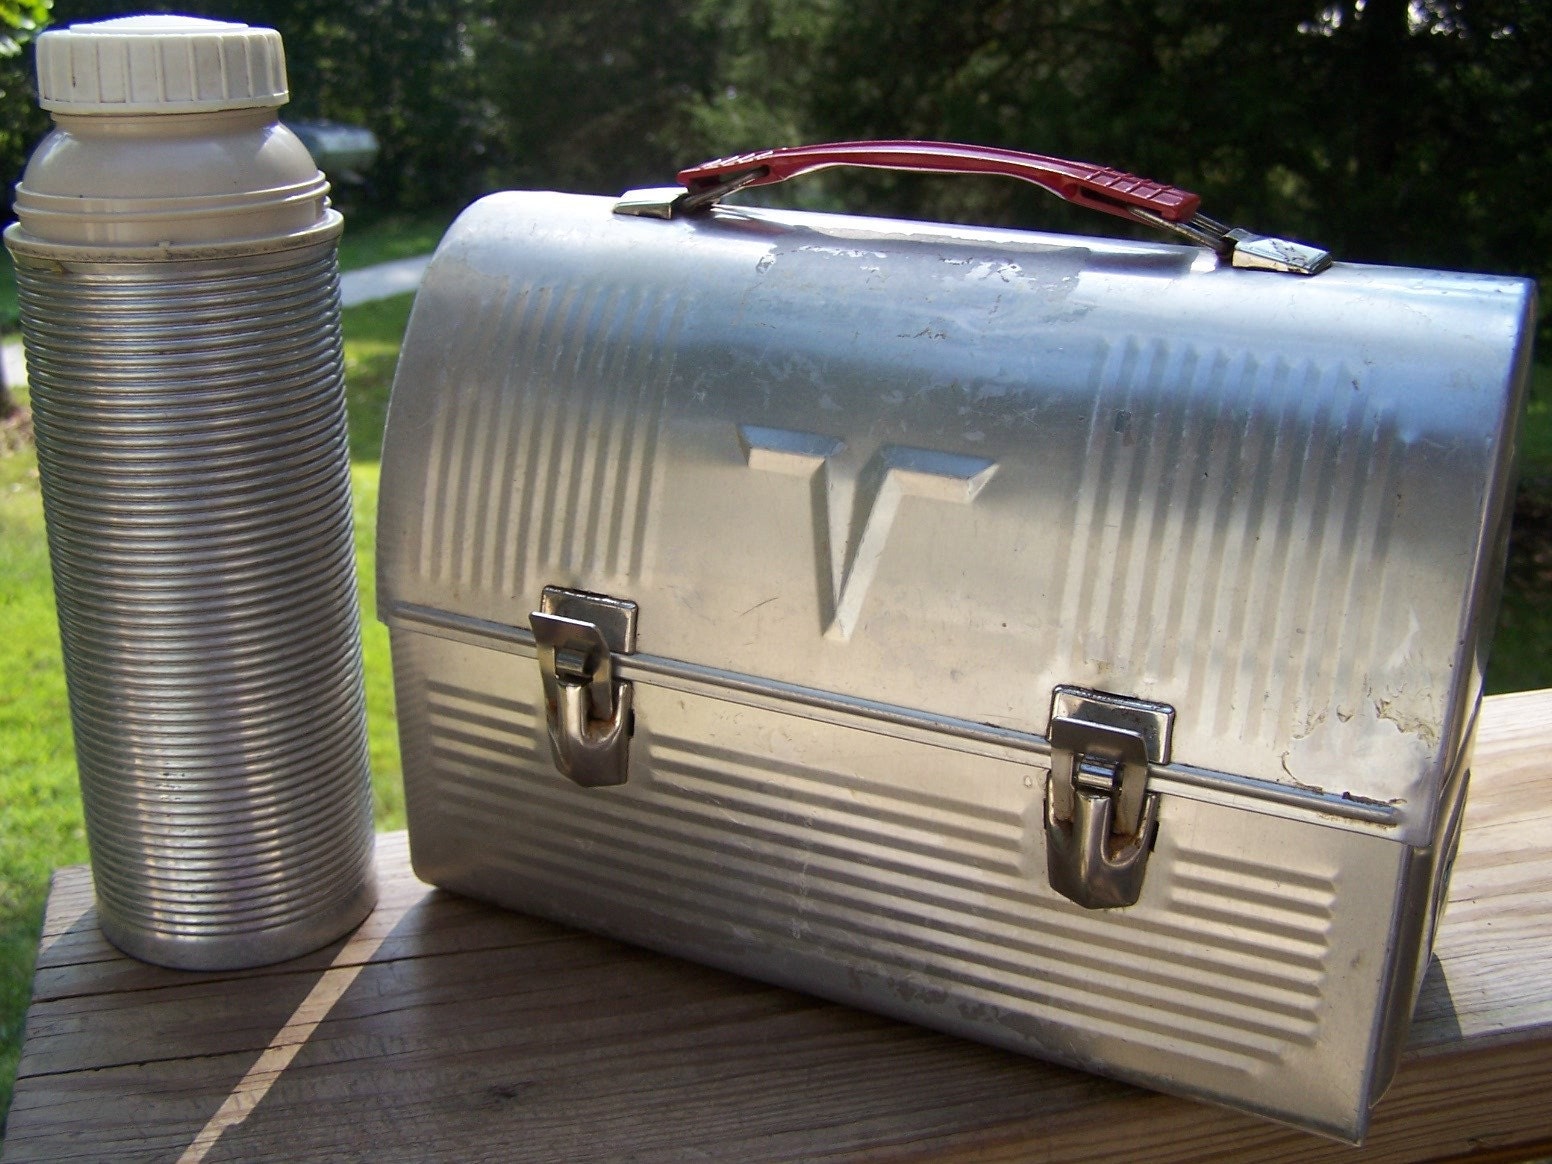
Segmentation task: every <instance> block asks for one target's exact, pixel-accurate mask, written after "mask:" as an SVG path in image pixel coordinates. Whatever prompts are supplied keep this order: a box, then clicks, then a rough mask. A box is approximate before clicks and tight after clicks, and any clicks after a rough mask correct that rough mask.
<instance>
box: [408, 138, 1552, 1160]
mask: <svg viewBox="0 0 1552 1164" xmlns="http://www.w3.org/2000/svg"><path fill="white" fill-rule="evenodd" d="M838 162H852V163H856V164H867V165H913V166H915V167H916V168H927V169H939V170H944V169H947V170H954V169H982V170H985V169H990V170H996V171H999V172H1012V173H1015V174H1016V175H1017V176H1022V177H1026V178H1030V179H1031V180H1035V181H1039V182H1041V184H1043V185H1046V186H1048V187H1049V188H1052V189H1054V190H1056V192H1058V193H1061V194H1062V195H1063V196H1066V197H1069V198H1071V199H1072V200H1074V201H1080V202H1084V203H1086V204H1088V205H1092V206H1095V207H1096V208H1098V209H1105V210H1109V211H1110V212H1112V213H1116V214H1121V215H1123V216H1128V217H1134V218H1141V219H1144V220H1147V221H1151V222H1154V223H1155V224H1157V225H1164V226H1169V227H1171V228H1172V229H1175V230H1176V231H1177V232H1179V233H1184V234H1185V235H1186V236H1187V239H1188V241H1189V242H1192V243H1195V244H1199V245H1172V244H1154V243H1141V242H1128V241H1110V240H1101V239H1095V238H1087V237H1082V238H1080V237H1067V236H1060V235H1053V234H1039V233H1029V232H1021V231H1009V230H991V229H971V228H964V227H950V226H940V225H931V224H924V223H919V222H903V221H886V220H881V219H870V218H862V217H851V216H842V215H830V214H813V213H799V212H791V211H775V210H760V209H749V208H740V207H732V206H722V205H718V201H717V200H718V199H719V198H721V197H723V196H725V195H726V194H727V193H729V192H730V191H731V190H732V189H735V188H737V187H738V186H741V185H749V184H757V183H761V182H768V181H773V180H776V179H778V178H780V177H784V176H787V175H789V174H790V173H794V172H801V171H803V170H806V169H813V168H817V167H818V166H822V165H833V164H837V163H838ZM1063 167H1066V168H1065V169H1063ZM681 179H682V181H683V182H684V183H685V185H686V187H687V189H678V190H673V191H669V192H667V193H664V192H662V191H656V192H637V193H635V194H632V195H630V196H627V198H626V199H624V200H623V201H616V200H612V199H605V198H595V197H584V196H577V195H567V194H555V193H504V194H497V195H493V196H491V197H488V198H486V199H483V200H482V201H480V202H478V203H476V204H475V205H474V206H473V207H471V208H470V209H469V210H468V211H466V212H465V213H464V215H463V216H462V217H461V218H460V219H459V220H458V221H457V223H455V224H454V226H453V227H452V229H451V230H450V231H449V233H448V235H447V237H446V239H445V240H444V241H443V243H442V245H441V247H440V249H439V250H438V251H437V254H436V257H435V259H434V261H433V262H432V264H431V267H430V270H429V272H428V273H427V276H426V280H425V283H424V284H423V286H422V289H421V291H420V293H419V298H418V299H417V301H416V304H415V308H414V312H413V314H412V317H411V320H410V325H409V330H408V334H407V336H406V339H405V343H404V347H403V352H402V356H401V360H400V365H399V371H398V376H397V379H396V381H395V384H394V389H393V399H392V404H391V407H390V410H389V417H388V427H387V435H386V440H385V444H384V453H383V472H382V486H381V509H380V516H379V529H378V558H379V603H380V613H381V616H382V617H383V619H384V620H385V621H386V622H387V623H388V624H389V626H390V627H391V632H392V642H393V655H394V665H395V674H396V684H397V695H398V706H399V716H400V730H401V736H402V743H403V756H404V769H405V780H406V793H407V801H408V815H409V829H410V842H411V849H412V854H413V860H414V864H415V868H416V870H417V872H418V873H419V874H420V875H421V876H422V877H424V878H425V879H427V880H428V881H431V882H433V883H435V884H437V885H440V886H444V887H446V888H448V889H452V890H456V891H458V892H461V893H466V894H469V895H472V896H475V897H479V898H482V899H485V900H488V901H493V902H497V903H500V904H502V905H505V906H509V907H512V908H515V909H521V910H525V911H529V912H533V913H536V914H541V915H544V916H546V917H550V918H554V919H557V920H560V921H562V922H566V923H569V924H574V925H577V926H581V927H585V928H588V929H592V930H597V931H600V932H603V933H606V934H610V935H613V936H615V937H618V938H622V939H625V940H627V941H630V942H636V943H639V944H641V945H644V946H649V947H652V948H655V949H658V950H662V951H666V952H669V953H672V954H677V955H682V956H685V957H688V958H693V959H696V960H698V961H702V962H706V963H709V964H712V965H715V966H719V967H723V968H726V969H729V970H733V971H737V972H740V973H744V974H748V975H752V976H754V977H757V978H761V979H766V980H769V981H772V982H776V983H780V984H783V985H786V986H791V987H795V988H797V989H801V990H806V991H810V992H813V993H815V994H819V995H823V996H826V997H828V998H832V999H837V1000H841V1001H844V1002H848V1003H853V1004H855V1005H857V1006H861V1007H865V1008H868V1009H871V1010H875V1011H880V1012H883V1013H886V1014H890V1015H895V1016H898V1017H900V1018H904V1019H908V1020H911V1021H914V1022H919V1023H923V1024H926V1025H928V1026H932V1027H936V1028H939V1029H941V1030H944V1031H950V1032H953V1033H956V1034H959V1035H964V1036H966V1037H969V1038H973V1039H978V1040H981V1041H984V1042H987V1043H991V1044H995V1045H997V1046H1001V1047H1005V1048H1009V1049H1012V1050H1015V1051H1021V1052H1026V1053H1028V1054H1032V1055H1037V1056H1040V1057H1042V1058H1047V1059H1052V1060H1056V1061H1059V1062H1063V1063H1067V1064H1071V1065H1074V1066H1078V1067H1082V1068H1086V1069H1090V1070H1094V1071H1099V1072H1102V1073H1104V1074H1107V1075H1111V1076H1115V1077H1118V1078H1121V1079H1126V1080H1130V1081H1133V1082H1137V1083H1140V1084H1143V1085H1146V1086H1149V1087H1154V1088H1158V1089H1161V1090H1165V1091H1169V1092H1173V1093H1177V1094H1183V1095H1189V1096H1195V1097H1199V1098H1201V1099H1204V1100H1209V1101H1213V1102H1217V1103H1223V1104H1228V1105H1232V1106H1234V1107H1238V1108H1242V1109H1246V1110H1249V1111H1254V1112H1258V1113H1261V1114H1263V1115H1266V1116H1269V1117H1271V1118H1274V1119H1278V1120H1282V1121H1286V1122H1289V1123H1292V1124H1295V1125H1298V1126H1301V1127H1304V1128H1308V1129H1311V1130H1314V1131H1319V1132H1323V1133H1326V1134H1328V1135H1332V1136H1336V1137H1340V1138H1344V1139H1348V1140H1356V1139H1358V1138H1360V1137H1361V1136H1362V1135H1363V1133H1364V1130H1365V1127H1366V1124H1367V1120H1368V1114H1369V1110H1370V1107H1371V1106H1372V1105H1373V1104H1374V1103H1375V1102H1376V1100H1377V1099H1378V1098H1379V1096H1380V1095H1381V1093H1382V1092H1383V1091H1384V1088H1385V1086H1386V1084H1387V1082H1388V1081H1389V1078H1390V1076H1391V1074H1392V1073H1393V1071H1394V1068H1395V1065H1396V1062H1397V1058H1398V1055H1399V1052H1400V1047H1401V1045H1402V1043H1403V1042H1404V1035H1405V1030H1406V1026H1407V1022H1408V1019H1409V1016H1410V1012H1411V1008H1412V1005H1413V1002H1414V1000H1415V997H1416V992H1417V988H1418V985H1419V983H1420V980H1421V978H1422V974H1423V971H1424V968H1425V967H1426V964H1427V960H1428V952H1429V947H1430V943H1431V938H1432V929H1433V925H1434V923H1435V920H1436V914H1437V911H1438V908H1439V903H1440V901H1441V900H1442V898H1443V893H1444V887H1445V883H1446V880H1447V876H1448V865H1449V858H1450V856H1451V854H1452V853H1453V850H1454V845H1455V841H1456V836H1457V832H1458V827H1459V822H1460V817H1461V808H1462V803H1463V799H1464V795H1465V788H1466V783H1467V780H1468V767H1469V757H1470V743H1471V738H1472V729H1473V724H1474V721H1475V715H1476V711H1477V707H1478V704H1479V701H1480V694H1481V689H1482V661H1483V652H1484V650H1485V647H1486V643H1487V638H1488V635H1489V633H1490V630H1491V621H1492V611H1493V607H1494V604H1495V601H1496V588H1497V584H1498V580H1499V578H1500V576H1501V572H1502V558H1503V554H1504V550H1505V545H1506V540H1507V524H1508V515H1509V506H1508V498H1509V495H1510V482H1511V477H1512V472H1511V468H1512V460H1513V458H1512V449H1513V444H1514V434H1515V428H1516V424H1517V417H1518V414H1519V411H1520V406H1521V400H1522V396H1523V391H1524V384H1525V380H1526V369H1527V365H1528V359H1529V346H1530V337H1531V334H1532V330H1533V321H1534V291H1533V288H1532V286H1531V285H1530V284H1529V283H1527V282H1526V281H1523V280H1517V279H1507V278H1497V277H1487V276H1479V275H1468V274H1456V273H1445V272H1437V271H1424V270H1410V269H1398V268H1386V267H1377V266H1361V265H1355V264H1346V263H1335V264H1328V262H1327V260H1326V258H1325V256H1324V255H1323V254H1321V253H1320V252H1317V251H1314V250H1313V249H1312V248H1307V247H1301V246H1298V245H1296V244H1291V243H1286V242H1283V241H1281V240H1276V239H1266V238H1262V237H1260V236H1256V235H1252V234H1249V233H1248V232H1244V231H1231V230H1229V229H1228V228H1226V227H1223V226H1221V224H1218V223H1215V222H1213V221H1212V220H1210V219H1206V218H1205V217H1203V216H1202V215H1200V214H1199V213H1198V211H1197V206H1196V200H1195V198H1194V196H1193V195H1188V194H1186V193H1185V192H1183V191H1178V190H1174V189H1172V188H1169V187H1162V186H1158V185H1155V184H1150V183H1147V182H1144V181H1142V180H1140V179H1134V178H1130V177H1128V176H1126V175H1120V174H1116V173H1114V172H1112V171H1103V170H1097V169H1095V168H1093V167H1082V166H1076V165H1075V164H1072V163H1057V162H1054V161H1052V160H1051V159H1041V158H1037V157H1034V156H1032V155H1028V156H1026V155H1014V154H1008V153H1006V152H1004V151H988V150H970V149H966V148H964V147H946V146H934V145H925V144H922V143H865V144H860V145H848V146H841V147H825V148H822V149H821V148H808V149H806V150H791V151H774V152H768V153H766V154H761V155H749V156H745V157H742V158H736V159H729V160H727V161H724V162H722V163H717V164H712V165H710V166H708V167H701V168H698V169H696V170H693V171H686V173H685V174H684V175H681ZM1247 268H1249V269H1247ZM1256 268H1262V269H1256Z"/></svg>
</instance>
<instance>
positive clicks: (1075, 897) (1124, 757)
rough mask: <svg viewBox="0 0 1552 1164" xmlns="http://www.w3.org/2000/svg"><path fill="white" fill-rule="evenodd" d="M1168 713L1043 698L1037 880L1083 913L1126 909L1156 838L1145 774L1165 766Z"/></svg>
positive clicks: (1070, 694) (1126, 703)
mask: <svg viewBox="0 0 1552 1164" xmlns="http://www.w3.org/2000/svg"><path fill="white" fill-rule="evenodd" d="M1174 723H1175V709H1174V708H1172V707H1170V706H1169V705H1168V704H1164V703H1152V702H1149V701H1147V700H1142V699H1133V698H1129V697H1127V696H1123V695H1112V694H1110V693H1108V692H1104V691H1093V690H1090V689H1088V688H1085V687H1067V686H1062V687H1058V688H1056V689H1055V691H1054V692H1053V693H1052V696H1051V726H1050V728H1049V730H1048V732H1047V738H1048V740H1049V742H1050V744H1051V774H1050V776H1049V777H1048V778H1047V780H1046V792H1045V841H1046V872H1047V876H1049V878H1050V881H1051V888H1053V889H1055V890H1056V891H1057V892H1058V893H1060V894H1061V895H1062V896H1063V897H1066V898H1068V899H1069V900H1071V901H1075V902H1077V903H1078V904H1079V905H1081V906H1083V907H1085V908H1086V909H1114V908H1116V907H1118V906H1126V905H1135V904H1136V903H1137V899H1138V897H1139V896H1140V895H1141V893H1142V885H1143V877H1144V875H1145V873H1146V872H1147V865H1148V854H1149V853H1150V852H1151V851H1152V849H1153V839H1154V836H1155V835H1156V833H1157V832H1158V799H1159V798H1158V795H1157V794H1156V793H1152V792H1149V791H1148V768H1149V765H1150V764H1167V763H1169V750H1170V737H1171V735H1172V733H1173V730H1174Z"/></svg>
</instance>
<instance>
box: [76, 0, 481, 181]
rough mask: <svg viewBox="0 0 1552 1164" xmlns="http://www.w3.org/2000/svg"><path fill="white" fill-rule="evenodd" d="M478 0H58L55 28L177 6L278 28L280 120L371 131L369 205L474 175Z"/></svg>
mask: <svg viewBox="0 0 1552 1164" xmlns="http://www.w3.org/2000/svg"><path fill="white" fill-rule="evenodd" d="M484 3H485V0H349V2H348V3H347V2H340V0H55V3H54V18H55V21H56V22H58V23H75V22H79V21H85V20H104V19H109V18H111V17H114V16H123V15H129V14H131V13H140V12H177V13H182V14H185V15H193V16H204V17H208V18H210V19H215V20H236V21H242V22H243V23H246V24H255V25H264V26H267V27H270V28H275V29H278V30H279V31H280V34H281V36H282V37H284V39H285V44H286V69H287V73H288V75H289V77H290V79H291V92H292V100H291V103H290V104H289V105H288V106H286V108H285V110H284V111H283V114H282V115H283V116H286V117H297V118H306V117H327V118H330V119H332V120H335V121H345V122H350V123H353V124H357V125H365V126H368V127H369V128H370V129H371V130H372V131H373V132H374V133H375V134H376V135H377V138H378V141H379V143H380V146H381V152H380V154H379V156H378V160H377V163H376V165H375V166H374V167H373V169H372V174H371V183H372V186H371V188H370V189H369V190H367V191H365V192H362V193H361V194H358V193H357V192H352V191H341V192H340V193H341V194H343V195H344V196H346V197H347V198H355V199H356V200H357V201H358V202H359V201H362V197H363V195H364V200H365V202H366V204H367V205H368V206H371V207H381V208H384V209H403V210H416V209H422V208H425V207H441V206H446V205H449V204H452V203H456V202H458V201H461V200H464V199H466V198H468V197H470V196H472V195H473V194H474V193H476V192H477V191H478V188H479V183H480V178H481V176H482V171H481V165H480V162H481V158H480V146H481V142H482V133H481V124H482V121H483V115H484V110H483V106H482V101H481V86H480V84H479V77H478V73H477V71H476V69H475V68H474V67H473V66H474V62H473V60H472V57H471V55H470V53H469V50H468V43H467V32H468V24H469V21H470V19H471V18H472V17H473V15H474V14H475V12H476V10H477V9H479V8H483V6H484Z"/></svg>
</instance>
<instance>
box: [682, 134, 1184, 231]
mask: <svg viewBox="0 0 1552 1164" xmlns="http://www.w3.org/2000/svg"><path fill="white" fill-rule="evenodd" d="M831 166H863V167H867V168H869V169H875V170H917V171H920V172H923V173H930V174H1001V175H1004V176H1006V177H1009V178H1022V179H1023V180H1024V181H1026V182H1033V183H1034V184H1035V185H1036V186H1041V187H1044V188H1045V189H1047V190H1049V191H1050V192H1051V193H1053V194H1055V195H1056V196H1057V197H1058V198H1064V199H1066V200H1067V201H1068V202H1072V203H1075V204H1076V205H1078V206H1087V207H1089V208H1090V209H1093V210H1103V211H1104V212H1105V213H1106V214H1114V215H1116V216H1117V217H1119V218H1133V217H1134V216H1133V215H1132V213H1131V211H1132V209H1133V208H1136V209H1141V210H1146V211H1150V212H1152V213H1153V214H1156V215H1158V216H1159V217H1160V218H1162V219H1164V220H1165V221H1166V222H1184V221H1187V220H1189V219H1190V218H1191V217H1192V216H1193V215H1194V214H1196V211H1197V208H1198V207H1199V206H1200V205H1201V202H1202V199H1201V197H1200V196H1199V195H1196V194H1192V193H1191V192H1190V191H1188V190H1180V189H1177V188H1176V187H1174V186H1165V185H1163V184H1162V183H1159V182H1153V181H1150V180H1148V179H1147V178H1139V177H1137V176H1135V175H1133V174H1126V173H1122V172H1121V171H1120V170H1111V169H1108V168H1106V167H1105V166H1094V165H1090V164H1089V163H1087V162H1069V161H1066V160H1064V159H1062V158H1048V157H1044V156H1043V155H1041V154H1026V153H1021V152H1019V151H1018V150H1003V149H996V148H994V147H991V146H971V145H954V144H952V143H950V142H940V141H842V142H833V143H831V144H829V145H810V146H793V147H789V148H786V149H774V150H760V151H759V152H757V153H752V154H739V155H737V156H736V157H730V158H718V159H717V160H716V161H714V162H703V163H701V164H700V165H698V166H691V167H690V168H689V169H687V170H680V171H679V182H680V184H681V185H683V186H684V187H685V188H686V189H688V190H689V191H690V192H691V193H692V194H693V193H699V192H701V191H705V190H710V189H713V188H715V187H717V186H719V185H722V184H724V183H726V182H728V181H729V180H730V179H733V178H736V177H738V176H740V175H746V174H748V173H749V172H750V171H751V170H759V171H764V172H763V173H760V174H758V175H757V176H755V177H754V178H752V179H751V180H749V181H747V182H744V183H742V185H747V186H769V185H771V184H772V183H775V182H784V181H786V180H787V179H788V178H796V177H797V176H798V175H799V174H809V173H812V172H814V171H815V170H825V169H829V168H830V167H831Z"/></svg>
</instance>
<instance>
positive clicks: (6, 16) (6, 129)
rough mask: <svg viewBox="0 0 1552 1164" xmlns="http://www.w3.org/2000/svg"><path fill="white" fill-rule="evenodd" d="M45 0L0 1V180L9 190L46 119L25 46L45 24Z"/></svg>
mask: <svg viewBox="0 0 1552 1164" xmlns="http://www.w3.org/2000/svg"><path fill="white" fill-rule="evenodd" d="M48 18H49V0H0V183H3V184H4V189H5V191H6V192H7V202H6V205H10V203H9V191H10V189H11V187H12V186H13V185H14V184H15V182H16V179H17V178H19V177H20V176H21V172H22V166H23V165H24V164H25V163H26V161H27V152H28V150H29V149H30V148H31V146H32V143H33V142H35V141H36V140H37V139H38V138H39V137H40V136H41V135H42V133H43V132H44V129H45V127H46V126H47V125H48V118H47V117H46V116H45V115H44V113H43V112H42V111H41V110H40V109H39V108H38V103H37V97H36V95H35V94H34V92H33V84H32V67H31V66H32V59H31V54H30V53H28V52H27V46H28V45H29V44H30V43H31V42H32V38H33V37H34V36H35V35H37V33H38V31H39V30H40V29H42V28H43V26H44V25H45V24H47V23H48Z"/></svg>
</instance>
